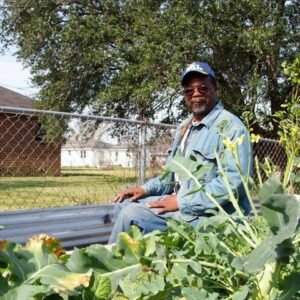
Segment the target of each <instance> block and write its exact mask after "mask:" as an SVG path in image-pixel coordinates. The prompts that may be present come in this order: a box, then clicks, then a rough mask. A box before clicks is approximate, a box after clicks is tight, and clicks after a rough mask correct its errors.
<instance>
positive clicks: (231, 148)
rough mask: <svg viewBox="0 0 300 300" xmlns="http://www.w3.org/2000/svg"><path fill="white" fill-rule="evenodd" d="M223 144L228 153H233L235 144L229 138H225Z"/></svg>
mask: <svg viewBox="0 0 300 300" xmlns="http://www.w3.org/2000/svg"><path fill="white" fill-rule="evenodd" d="M223 144H224V145H225V147H226V148H227V149H228V150H229V151H230V152H233V151H234V149H235V146H236V145H235V143H234V142H232V141H231V140H230V139H229V137H227V138H226V139H225V140H223Z"/></svg>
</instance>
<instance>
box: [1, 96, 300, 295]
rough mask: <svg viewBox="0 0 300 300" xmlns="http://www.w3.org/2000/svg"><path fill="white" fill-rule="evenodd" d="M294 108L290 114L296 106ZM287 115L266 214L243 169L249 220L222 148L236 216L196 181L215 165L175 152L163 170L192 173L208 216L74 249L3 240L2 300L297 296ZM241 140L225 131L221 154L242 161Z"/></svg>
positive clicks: (268, 184) (38, 240) (295, 206)
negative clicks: (280, 167)
mask: <svg viewBox="0 0 300 300" xmlns="http://www.w3.org/2000/svg"><path fill="white" fill-rule="evenodd" d="M297 99H298V98H297ZM295 105H296V110H295V106H294V104H293V105H291V108H290V110H289V112H290V113H295V111H296V113H298V110H297V109H298V108H297V107H298V104H297V103H296V104H295ZM293 116H294V115H293ZM291 120H292V118H290V120H288V121H284V122H281V123H280V126H281V128H282V130H283V131H282V134H280V136H281V139H282V142H283V144H284V145H285V146H286V148H287V153H288V155H289V160H288V166H287V169H286V172H285V174H284V175H283V182H282V183H281V181H280V178H278V177H275V176H271V177H270V178H268V179H267V180H266V181H265V182H264V183H263V182H262V180H259V184H258V185H257V195H258V199H259V203H260V207H261V209H260V210H261V215H259V214H258V213H257V212H256V211H255V206H254V204H253V200H252V197H251V192H250V190H249V187H248V183H249V180H250V178H249V177H248V176H247V175H243V174H240V176H241V178H242V183H243V184H244V187H245V190H246V193H247V195H248V197H249V200H250V202H251V203H252V207H253V210H254V217H253V218H252V219H251V218H249V217H248V216H245V215H244V214H243V212H242V211H241V210H240V209H239V206H238V201H237V199H236V196H235V194H234V193H233V191H232V190H231V185H230V182H229V179H228V177H227V175H226V169H225V168H224V167H223V165H222V164H221V158H220V156H219V154H218V153H215V156H216V159H217V163H218V167H219V171H220V173H221V175H222V178H223V180H224V184H225V186H226V188H227V192H228V195H229V201H231V203H232V204H233V206H234V207H235V208H236V213H235V214H232V215H229V214H227V213H226V212H225V211H224V210H223V209H222V207H221V206H220V205H219V203H218V201H217V200H216V199H215V198H214V197H213V196H211V195H209V194H207V193H206V191H205V189H204V187H203V186H202V185H201V184H200V183H199V181H198V178H199V177H201V176H202V175H203V174H205V172H207V170H208V169H209V168H210V166H209V165H204V166H203V165H199V164H198V163H197V161H196V160H195V158H194V157H193V156H191V157H183V156H182V155H181V154H180V152H178V153H177V154H176V156H175V157H174V159H173V160H172V162H171V163H170V164H169V166H168V169H167V170H166V172H176V173H177V174H178V175H179V177H180V180H186V179H192V180H194V182H195V189H194V190H192V191H190V193H195V192H197V191H200V190H201V191H202V192H204V193H206V195H207V196H208V197H209V199H211V201H212V202H213V203H214V204H215V207H216V210H215V211H211V213H212V214H213V216H212V217H210V218H208V219H207V220H206V221H205V222H203V223H202V224H200V225H198V226H197V227H195V228H194V227H191V226H190V225H189V224H188V223H185V222H182V221H177V220H174V219H169V220H168V231H167V232H159V231H154V232H152V233H150V234H148V235H145V236H142V235H141V233H140V231H139V229H138V228H137V227H132V228H131V230H130V232H129V233H121V234H120V235H119V238H118V242H117V244H116V245H115V246H113V247H112V248H111V249H109V248H107V247H105V246H103V245H92V246H89V247H87V248H83V249H75V250H74V251H73V252H72V253H71V254H66V253H65V252H64V251H63V249H62V248H61V247H60V245H59V243H58V241H57V240H55V239H52V238H49V237H47V236H44V235H43V236H40V237H34V238H32V239H30V240H29V241H28V244H27V245H26V246H21V245H18V244H15V243H10V242H8V241H0V250H1V251H0V299H3V300H11V299H13V300H16V299H17V300H18V299H20V300H21V299H22V300H23V299H71V300H79V299H83V300H89V299H97V300H104V299H130V300H132V299H175V300H176V299H178V300H179V299H188V300H192V299H200V300H201V299H210V300H213V299H232V300H243V299H251V300H252V299H253V300H265V299H267V300H273V299H279V300H285V299H286V300H287V299H288V300H291V299H299V297H300V286H299V282H300V228H299V215H300V205H299V201H297V199H296V197H295V196H294V195H293V194H292V189H291V185H292V182H291V180H292V170H294V167H292V166H294V162H295V161H297V160H296V158H295V156H296V155H298V154H299V153H298V150H299V147H298V146H297V145H296V144H295V143H294V142H295V140H293V139H294V138H295V137H296V134H298V133H295V130H294V129H293V128H294V127H293V126H291V123H290V121H291ZM298 121H299V119H297V118H296V119H294V121H293V122H298ZM292 124H294V123H292ZM297 124H298V123H297ZM240 142H242V138H240V139H237V140H236V141H234V142H232V141H230V140H228V139H226V137H224V145H225V147H226V149H225V151H231V152H232V155H233V156H234V157H235V158H236V167H237V168H239V161H238V157H237V151H236V149H237V146H238V144H239V143H240Z"/></svg>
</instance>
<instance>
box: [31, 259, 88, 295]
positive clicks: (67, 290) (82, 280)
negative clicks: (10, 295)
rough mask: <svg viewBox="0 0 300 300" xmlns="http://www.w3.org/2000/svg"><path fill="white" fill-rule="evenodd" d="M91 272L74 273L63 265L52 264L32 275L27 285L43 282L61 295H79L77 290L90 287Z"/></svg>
mask: <svg viewBox="0 0 300 300" xmlns="http://www.w3.org/2000/svg"><path fill="white" fill-rule="evenodd" d="M91 272H92V271H89V272H87V273H73V272H71V271H70V270H69V269H68V268H67V267H65V266H64V265H62V264H58V263H57V264H51V265H48V266H45V267H44V268H42V269H40V270H38V271H37V272H35V273H34V274H32V275H31V276H30V277H29V278H28V279H27V280H26V283H31V284H34V283H35V282H41V283H42V284H43V285H45V286H49V287H50V288H52V289H53V290H54V291H56V292H57V293H59V294H67V295H77V294H78V292H77V291H76V289H78V288H80V287H87V286H88V285H89V282H90V277H91Z"/></svg>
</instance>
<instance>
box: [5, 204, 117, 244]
mask: <svg viewBox="0 0 300 300" xmlns="http://www.w3.org/2000/svg"><path fill="white" fill-rule="evenodd" d="M0 225H2V226H4V229H3V230H0V240H1V239H7V240H10V241H13V242H17V243H21V244H24V243H25V242H26V240H27V239H28V238H30V237H31V236H33V235H39V234H41V233H46V234H48V235H50V236H54V237H56V238H58V239H59V240H60V241H61V243H62V245H63V247H65V248H72V247H74V246H77V247H80V246H87V245H89V244H92V243H102V244H105V243H107V241H108V238H109V235H110V232H111V230H112V226H113V205H84V206H73V207H62V208H47V209H45V208H43V209H30V210H16V211H7V212H1V213H0Z"/></svg>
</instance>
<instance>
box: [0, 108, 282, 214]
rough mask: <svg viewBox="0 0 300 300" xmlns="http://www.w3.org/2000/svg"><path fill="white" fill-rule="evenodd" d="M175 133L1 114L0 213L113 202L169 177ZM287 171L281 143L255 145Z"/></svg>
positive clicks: (141, 125)
mask: <svg viewBox="0 0 300 300" xmlns="http://www.w3.org/2000/svg"><path fill="white" fill-rule="evenodd" d="M175 128H176V127H175V126H173V125H167V124H154V123H147V122H142V121H130V120H125V119H117V118H108V117H100V116H91V115H79V114H70V113H60V112H50V111H38V110H32V109H17V108H8V107H0V211H5V210H18V209H28V208H45V207H59V206H74V205H87V204H99V203H103V204H106V203H111V202H112V201H113V199H114V198H115V196H116V194H117V192H118V191H119V190H121V189H124V188H126V187H127V186H131V185H136V184H140V183H142V182H144V181H145V180H147V179H149V178H151V177H154V176H156V175H158V174H160V173H161V171H162V168H163V166H164V164H165V162H166V158H167V155H168V152H169V151H170V148H171V144H172V140H173V136H174V133H175ZM254 153H255V155H256V156H257V157H258V158H259V160H260V161H264V158H265V157H269V159H270V161H271V162H272V163H273V164H275V165H277V166H278V168H279V170H283V169H284V167H285V164H286V156H285V152H284V149H283V148H282V147H281V145H280V144H279V143H278V142H277V141H273V140H268V139H262V140H261V141H260V142H259V143H258V144H256V145H255V149H254Z"/></svg>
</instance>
